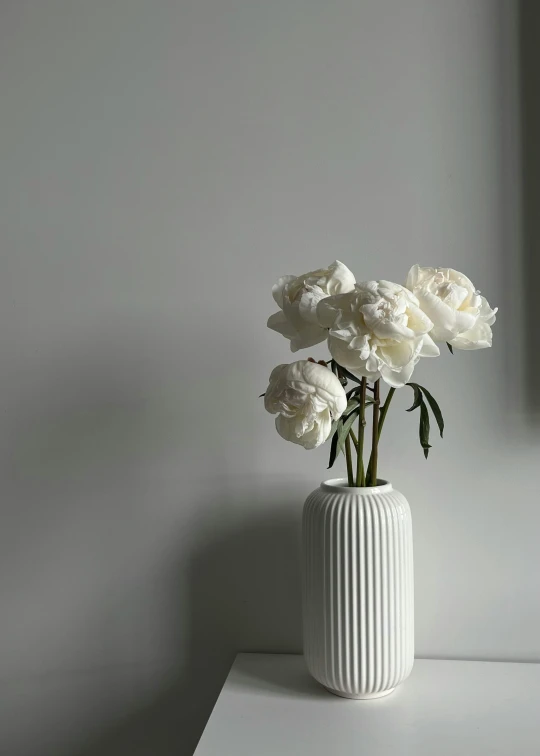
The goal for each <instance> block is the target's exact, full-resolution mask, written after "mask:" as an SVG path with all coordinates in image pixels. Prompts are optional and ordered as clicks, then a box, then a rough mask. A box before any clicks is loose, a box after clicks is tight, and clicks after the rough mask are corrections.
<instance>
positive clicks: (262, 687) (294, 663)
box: [229, 654, 333, 700]
mask: <svg viewBox="0 0 540 756" xmlns="http://www.w3.org/2000/svg"><path fill="white" fill-rule="evenodd" d="M278 659H279V657H278V658H276V659H273V658H272V655H271V654H266V655H265V656H262V657H258V656H256V655H255V656H254V655H251V654H244V655H243V656H241V657H239V659H238V660H237V662H236V665H235V671H234V675H233V677H232V678H231V679H230V680H229V685H230V686H231V687H233V688H234V687H238V688H242V687H244V686H246V685H247V686H249V690H250V693H252V692H253V693H255V694H256V693H257V692H261V693H275V694H276V695H279V697H280V698H283V697H286V698H287V697H289V698H294V699H295V700H298V699H299V698H328V697H332V698H333V696H332V695H331V694H330V693H328V691H326V690H325V689H324V688H323V687H322V685H319V683H317V682H316V681H315V680H314V679H313V678H312V677H311V675H310V674H309V672H308V670H307V668H306V665H305V662H304V659H303V657H301V656H298V657H295V656H293V657H291V659H290V660H289V661H288V664H287V665H286V668H284V667H283V666H282V665H280V664H279V662H278Z"/></svg>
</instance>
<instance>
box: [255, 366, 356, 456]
mask: <svg viewBox="0 0 540 756" xmlns="http://www.w3.org/2000/svg"><path fill="white" fill-rule="evenodd" d="M264 406H265V408H266V410H267V411H268V412H270V413H272V414H273V415H275V414H277V417H276V429H277V432H278V433H279V435H280V436H281V437H282V438H284V439H286V440H287V441H292V442H293V443H294V444H300V445H301V446H303V447H304V449H315V448H316V447H317V446H320V445H321V444H322V443H324V442H325V441H326V439H327V438H328V436H329V435H330V430H331V427H332V421H333V420H337V419H338V418H339V417H341V415H342V414H343V412H344V411H345V407H346V406H347V397H346V396H345V391H344V389H343V386H342V385H341V383H340V381H339V379H338V378H336V376H335V375H334V374H333V373H332V371H331V370H329V369H328V368H327V367H325V366H324V365H319V364H318V363H313V362H308V360H299V361H298V362H293V363H292V364H290V365H278V366H277V367H276V368H274V369H273V370H272V374H271V375H270V383H269V385H268V388H267V390H266V394H265V396H264Z"/></svg>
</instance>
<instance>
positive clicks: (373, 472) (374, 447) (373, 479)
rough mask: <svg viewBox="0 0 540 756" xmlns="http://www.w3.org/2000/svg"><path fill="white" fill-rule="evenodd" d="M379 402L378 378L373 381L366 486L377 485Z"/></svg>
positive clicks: (379, 384)
mask: <svg viewBox="0 0 540 756" xmlns="http://www.w3.org/2000/svg"><path fill="white" fill-rule="evenodd" d="M380 402H381V382H380V378H379V380H378V381H375V391H374V392H373V435H372V439H371V458H370V461H369V462H370V464H369V476H368V486H376V485H377V464H378V461H379V410H380Z"/></svg>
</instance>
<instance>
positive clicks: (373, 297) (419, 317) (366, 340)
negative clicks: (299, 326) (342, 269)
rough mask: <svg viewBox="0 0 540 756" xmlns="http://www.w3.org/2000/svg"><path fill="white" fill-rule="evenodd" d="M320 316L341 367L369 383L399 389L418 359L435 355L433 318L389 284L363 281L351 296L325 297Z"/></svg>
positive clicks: (405, 291) (402, 289)
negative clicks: (380, 381)
mask: <svg viewBox="0 0 540 756" xmlns="http://www.w3.org/2000/svg"><path fill="white" fill-rule="evenodd" d="M317 314H318V318H319V322H320V324H321V326H323V327H326V328H329V329H330V330H329V332H328V347H329V349H330V352H331V354H332V357H333V358H334V359H335V360H336V362H337V363H338V364H339V365H342V366H343V367H345V368H347V370H350V371H351V373H354V374H355V375H358V376H365V377H366V378H367V379H368V380H370V381H376V380H378V379H379V378H382V379H383V380H384V381H385V382H386V383H388V385H389V386H393V387H394V388H400V387H401V386H403V385H405V383H407V381H408V380H409V379H410V377H411V375H412V372H413V370H414V366H415V365H416V364H417V362H418V360H419V359H420V357H437V356H438V355H439V354H440V352H439V348H438V347H437V346H436V344H435V343H434V342H433V339H432V338H431V336H430V335H429V332H430V331H431V329H432V327H433V323H432V322H431V320H430V319H429V318H428V317H427V315H425V314H424V313H423V312H422V310H421V309H420V307H419V305H418V300H417V298H416V297H415V296H414V294H411V292H410V291H408V289H406V288H405V287H403V286H399V284H395V283H392V282H391V281H364V282H362V283H359V284H356V286H355V287H354V289H353V290H352V291H350V292H349V293H347V294H341V295H338V296H334V297H328V298H326V299H324V300H323V301H322V302H321V303H320V304H319V306H318V309H317Z"/></svg>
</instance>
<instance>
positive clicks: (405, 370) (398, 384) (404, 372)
mask: <svg viewBox="0 0 540 756" xmlns="http://www.w3.org/2000/svg"><path fill="white" fill-rule="evenodd" d="M416 362H417V361H416V360H411V361H410V362H409V363H407V365H403V367H402V368H399V369H398V370H392V369H391V368H390V367H389V366H388V365H381V377H382V379H383V381H384V382H385V383H387V384H388V385H389V386H391V387H392V388H402V386H404V385H405V384H406V383H408V381H409V380H410V379H411V376H412V374H413V370H414V367H415V365H416Z"/></svg>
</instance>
